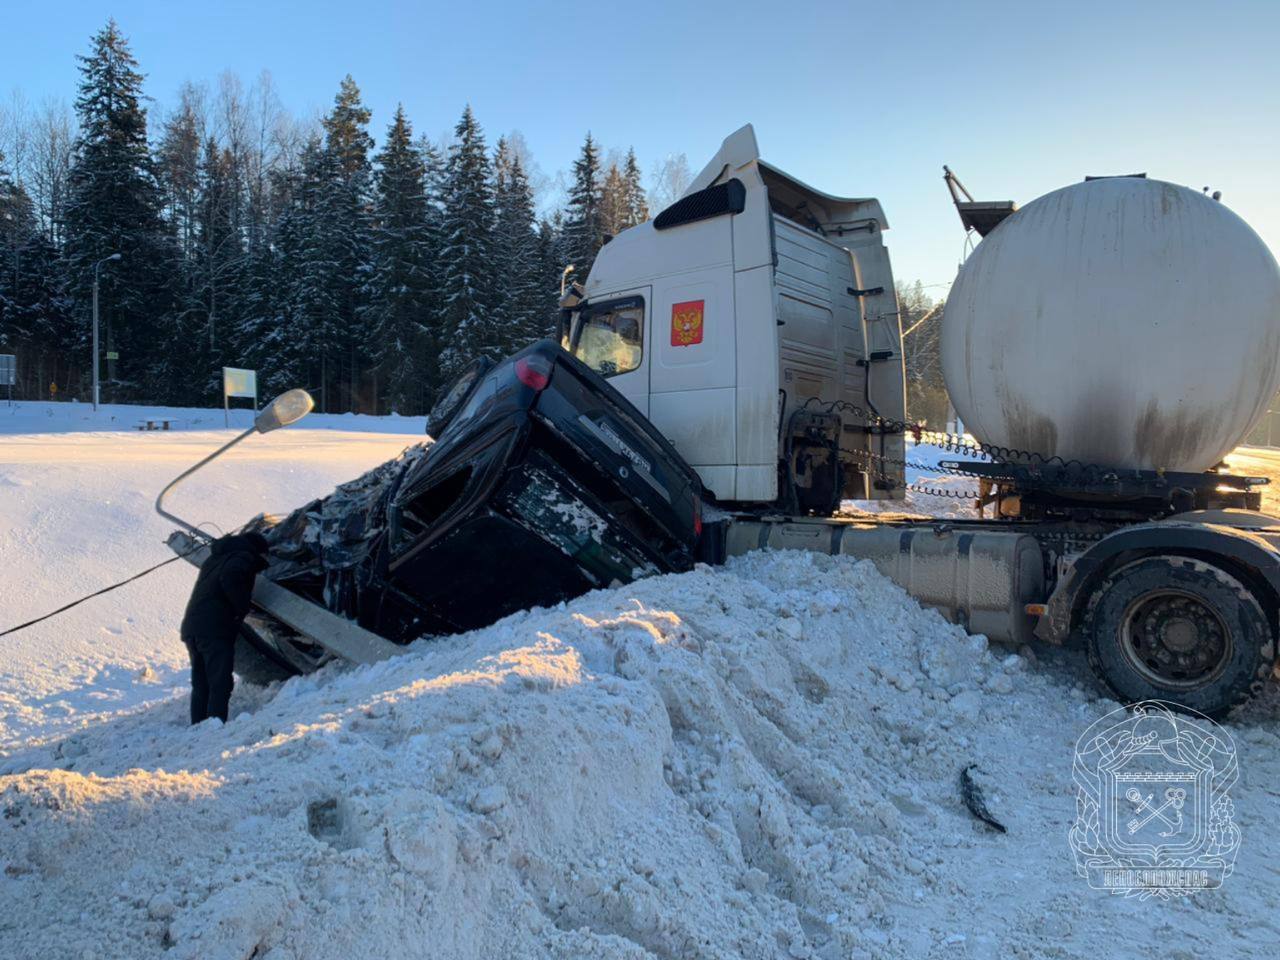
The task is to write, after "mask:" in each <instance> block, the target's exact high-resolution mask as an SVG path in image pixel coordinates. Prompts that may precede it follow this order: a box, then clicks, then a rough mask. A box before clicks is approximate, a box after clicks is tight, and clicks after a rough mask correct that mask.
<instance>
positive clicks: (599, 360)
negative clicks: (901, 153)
mask: <svg viewBox="0 0 1280 960" xmlns="http://www.w3.org/2000/svg"><path fill="white" fill-rule="evenodd" d="M948 182H949V183H950V185H951V187H952V190H953V197H955V199H956V200H957V206H958V209H959V212H960V214H961V218H962V220H963V221H964V223H965V225H966V226H967V227H970V228H972V229H974V230H976V231H977V232H978V233H979V234H981V235H983V236H984V239H983V240H982V241H981V242H980V243H979V244H978V246H977V248H976V250H975V252H974V253H973V255H972V256H970V257H969V259H968V260H967V261H966V263H965V264H964V266H963V267H962V269H961V273H960V276H959V277H958V278H957V281H956V284H955V286H954V287H953V289H952V293H951V297H950V298H949V300H948V303H947V307H946V313H945V317H944V320H943V323H944V329H943V336H942V363H943V369H944V374H945V376H946V379H947V384H948V389H949V392H950V394H951V396H952V398H953V400H954V402H955V405H956V408H957V410H958V412H959V413H960V414H961V415H962V416H963V418H964V421H965V423H966V424H967V425H969V427H970V428H971V429H972V430H973V432H974V434H975V435H976V437H977V438H978V439H977V440H974V439H972V438H966V437H951V436H939V435H937V434H931V433H929V432H928V431H926V430H925V429H924V428H922V427H920V426H918V425H915V424H912V423H910V422H909V419H908V417H907V408H906V395H905V389H904V367H903V350H902V334H901V328H900V324H899V316H898V307H897V303H896V297H895V293H894V283H893V274H892V270H891V268H890V265H889V256H888V253H887V251H886V249H885V246H884V243H883V239H882V238H883V232H884V230H885V229H886V227H887V222H886V220H885V215H884V212H883V211H882V209H881V207H880V204H879V203H878V202H877V201H876V200H874V199H870V198H861V199H842V198H839V197H834V196H830V195H828V194H825V193H822V192H820V191H817V190H815V189H813V188H812V187H808V186H806V185H805V184H803V183H801V182H800V181H798V180H796V179H795V178H794V177H790V176H788V175H786V174H785V173H783V172H781V171H780V170H778V169H777V168H775V167H772V166H770V165H769V164H767V163H765V162H764V161H762V160H761V159H760V156H759V150H758V148H757V144H756V139H755V135H754V133H753V132H752V130H751V128H750V127H744V128H742V129H741V130H739V131H737V132H736V133H734V134H733V135H731V136H730V137H729V138H728V139H726V140H725V141H724V144H723V146H722V147H721V148H720V150H719V152H718V153H717V154H716V156H715V157H714V158H713V159H712V161H711V162H710V163H709V164H708V165H707V166H706V167H705V168H704V169H703V170H702V172H701V173H700V174H699V175H698V176H697V178H696V179H695V180H694V181H693V183H692V184H691V186H690V187H689V189H688V191H687V192H686V194H685V195H684V196H683V197H682V198H681V199H679V200H678V201H677V202H675V203H674V204H673V205H672V206H670V207H669V208H668V209H666V210H664V211H662V212H661V213H660V214H658V216H657V217H655V218H654V219H653V220H652V221H651V222H649V223H645V224H642V225H640V226H637V227H633V228H632V229H630V230H627V231H625V232H624V233H622V234H620V235H619V236H617V237H614V238H612V239H611V240H610V241H609V242H608V243H606V244H605V246H604V247H603V248H602V249H601V250H600V252H599V254H598V256H597V257H596V260H595V263H594V264H593V265H592V266H591V269H590V273H589V274H588V276H587V278H586V282H585V284H582V285H577V284H574V285H572V287H571V289H569V290H568V291H566V292H565V296H564V297H563V301H562V306H563V308H564V309H563V313H562V317H563V320H562V328H561V331H560V333H561V336H560V343H559V344H557V343H555V342H553V341H550V340H545V341H540V342H539V343H536V344H533V345H531V346H530V347H528V348H526V349H525V350H523V351H521V352H520V353H517V354H515V355H514V356H512V357H510V358H508V359H507V360H505V361H503V362H502V363H500V364H497V365H487V366H486V365H485V364H483V363H479V364H477V366H476V367H475V368H473V369H472V370H470V371H468V372H467V373H466V374H465V375H464V376H462V377H461V378H460V379H459V380H458V382H457V383H456V384H455V385H454V386H453V387H452V388H450V389H449V390H447V391H446V392H445V393H444V394H443V396H442V398H441V400H440V402H439V404H438V405H437V409H436V410H435V411H433V413H432V416H431V418H430V421H429V423H428V431H429V432H430V433H431V434H432V436H434V437H435V442H434V443H433V444H430V445H424V446H421V447H418V448H414V449H412V450H411V451H409V452H407V453H406V454H405V455H404V456H402V457H401V458H399V459H398V460H396V461H392V462H391V463H388V464H385V465H383V466H382V467H379V468H378V469H377V470H375V471H372V472H370V473H369V474H367V475H366V476H365V477H362V478H360V479H358V480H356V481H353V482H352V483H350V484H345V485H343V486H342V487H339V488H338V490H337V491H335V492H334V494H332V495H330V496H329V497H327V498H325V500H323V501H317V502H315V503H312V504H309V505H307V506H306V507H303V508H300V509H299V510H297V511H295V512H294V513H293V514H292V515H291V516H290V517H288V518H285V519H284V520H283V521H280V522H278V523H272V522H269V521H267V520H266V519H265V518H259V519H258V520H256V521H254V522H253V524H252V526H253V527H254V528H255V529H258V530H260V531H261V532H263V533H265V534H267V536H268V539H269V540H270V541H271V543H272V553H271V556H272V563H271V566H270V567H269V569H268V570H267V571H266V574H265V575H264V576H261V577H259V583H258V587H257V589H256V590H255V594H254V606H255V610H254V613H253V614H251V616H250V618H249V621H248V624H247V625H246V628H245V633H244V635H243V636H242V641H243V643H242V645H241V649H240V651H239V652H238V654H237V669H238V670H240V671H241V672H242V673H245V675H247V676H250V677H251V678H254V679H264V680H265V679H271V678H273V677H276V676H283V675H287V674H289V673H296V672H306V671H308V670H312V669H315V667H316V666H318V665H319V664H321V663H323V662H324V661H325V660H326V659H327V658H330V657H332V656H340V657H345V658H348V659H353V660H373V659H377V658H379V657H382V656H385V655H387V654H388V653H389V652H393V651H394V650H395V649H397V645H398V644H404V643H407V642H410V641H411V640H413V639H415V638H416V637H419V636H422V635H426V634H443V633H452V632H457V631H460V630H466V629H471V628H473V627H477V626H482V625H484V624H485V623H489V622H492V621H493V620H495V619H497V618H499V617H501V616H504V615H506V614H507V613H510V612H513V611H514V610H516V609H520V608H522V607H527V606H530V605H534V604H546V603H554V602H556V601H558V600H562V599H565V598H567V597H571V596H574V595H576V594H579V593H582V592H583V591H585V590H588V589H591V588H593V587H599V586H607V585H609V584H610V583H615V582H626V581H627V580H629V579H633V578H635V577H638V576H644V575H647V574H653V573H660V572H666V571H679V570H686V569H689V567H690V566H691V565H692V564H693V563H694V562H695V561H696V560H703V561H706V562H710V563H717V562H722V561H724V560H725V559H726V558H727V557H730V556H733V555H736V554H741V553H745V552H747V551H750V550H754V549H758V548H778V549H791V548H794V549H805V550H813V551H819V552H823V553H832V554H845V555H851V556H855V557H859V558H865V559H869V560H871V561H872V562H874V563H875V564H876V566H877V567H878V568H879V569H880V570H881V571H882V572H883V573H884V574H885V575H886V576H888V577H890V578H891V579H893V580H894V581H896V582H897V583H899V584H900V585H902V586H903V587H904V588H905V589H906V590H907V591H908V592H909V593H910V594H911V595H912V596H914V597H915V598H917V599H918V600H919V601H920V602H921V603H923V604H926V605H929V606H933V607H935V608H937V609H938V610H939V611H941V613H942V614H943V615H944V616H946V617H947V618H949V619H951V620H952V621H954V622H956V623H960V624H962V625H964V626H965V627H966V628H967V629H969V630H970V631H973V632H975V633H983V634H985V635H987V636H988V637H989V638H990V639H991V640H993V641H997V642H1002V643H1010V644H1023V643H1027V642H1030V641H1032V640H1033V639H1036V638H1038V639H1040V640H1043V641H1047V642H1050V643H1067V642H1078V643H1081V644H1083V645H1084V646H1085V647H1086V648H1087V650H1088V653H1089V659H1090V662H1091V663H1092V665H1093V667H1094V669H1095V671H1096V673H1097V674H1098V676H1099V677H1100V679H1101V680H1102V682H1103V683H1105V684H1106V685H1107V686H1108V687H1109V688H1110V689H1111V690H1112V691H1113V693H1114V694H1115V695H1116V696H1117V697H1118V698H1119V699H1121V700H1124V701H1130V702H1131V701H1139V700H1145V699H1160V700H1166V701H1171V702H1174V703H1178V704H1182V705H1184V706H1186V707H1190V708H1192V709H1195V710H1199V711H1201V712H1203V713H1207V714H1221V713H1224V712H1226V711H1227V710H1229V709H1231V707H1233V706H1234V705H1236V704H1238V703H1240V702H1242V701H1243V700H1244V699H1246V698H1248V697H1249V696H1250V695H1252V694H1253V693H1254V692H1256V691H1257V690H1258V689H1259V688H1260V687H1261V686H1262V684H1263V683H1264V682H1265V681H1266V679H1267V678H1268V677H1269V676H1270V675H1271V674H1272V672H1273V670H1274V669H1275V667H1276V636H1277V631H1278V629H1280V521H1277V520H1276V519H1274V518H1271V517H1268V516H1265V515H1263V514H1261V513H1259V512H1258V511H1257V507H1258V505H1259V499H1260V498H1259V494H1258V492H1257V491H1256V490H1255V489H1254V488H1255V487H1257V486H1258V485H1260V484H1261V483H1263V482H1265V481H1264V480H1262V479H1259V478H1248V477H1233V476H1230V475H1228V474H1227V473H1226V472H1225V469H1224V468H1223V467H1222V466H1221V465H1220V464H1218V463H1217V461H1218V459H1219V458H1221V457H1222V456H1223V454H1224V453H1226V452H1227V451H1229V450H1231V449H1233V448H1235V447H1236V446H1237V445H1238V444H1239V442H1240V441H1241V439H1242V438H1243V437H1244V435H1245V434H1246V433H1247V431H1248V430H1249V429H1250V427H1251V426H1252V424H1253V422H1254V421H1256V419H1257V417H1258V416H1259V415H1260V414H1261V413H1262V412H1263V410H1264V409H1265V406H1266V401H1267V399H1268V398H1269V397H1270V396H1271V395H1272V394H1273V393H1274V392H1275V390H1276V388H1277V386H1278V385H1280V268H1277V266H1276V263H1275V260H1274V258H1273V257H1272V256H1271V254H1270V252H1269V251H1268V250H1267V249H1266V247H1265V245H1263V244H1262V242H1261V241H1260V240H1259V239H1258V238H1257V236H1256V235H1255V234H1254V233H1253V232H1252V231H1251V230H1250V229H1249V228H1248V226H1247V225H1246V224H1244V222H1243V221H1242V220H1240V219H1239V218H1238V217H1236V216H1235V214H1233V213H1231V212H1230V211H1229V210H1228V209H1227V208H1226V207H1225V206H1224V205H1222V204H1220V203H1218V202H1217V199H1216V197H1215V198H1210V197H1208V196H1204V195H1202V194H1200V193H1198V192H1195V191H1191V190H1187V189H1186V188H1183V187H1176V186H1174V185H1172V184H1164V183H1159V182H1157V181H1153V180H1147V179H1145V178H1144V177H1139V176H1134V177H1121V178H1104V179H1097V180H1090V181H1086V182H1085V183H1082V184H1076V185H1074V186H1071V187H1067V188H1064V189H1063V190H1059V191H1056V192H1054V193H1051V194H1049V195H1047V196H1046V197H1043V198H1041V199H1039V200H1036V201H1034V202H1032V203H1031V204H1029V205H1027V206H1026V207H1024V208H1023V209H1022V210H1018V209H1017V207H1016V206H1015V205H1014V204H1012V203H1009V202H1002V203H979V202H975V201H973V200H972V198H970V197H968V195H967V194H964V193H963V188H961V187H960V186H959V184H958V181H955V180H954V178H953V177H951V176H950V174H949V172H948ZM627 401H630V402H629V403H628V402H627ZM909 440H911V441H913V442H919V441H921V440H924V441H934V442H939V443H941V444H943V445H945V446H947V447H948V448H949V449H950V450H952V451H953V452H959V453H964V454H968V456H966V457H965V458H964V459H963V460H956V461H950V462H948V461H943V463H942V467H943V469H945V470H947V471H949V472H951V473H955V474H960V475H963V476H966V477H969V478H971V479H972V480H974V481H976V483H977V484H978V486H979V489H980V491H981V501H980V503H981V505H982V506H984V507H986V508H989V509H990V515H989V516H983V515H981V514H979V513H977V512H976V511H975V515H974V517H973V518H972V519H951V518H948V519H937V518H932V517H927V516H912V515H908V514H897V515H892V514H877V515H870V514H861V515H858V516H839V515H836V512H837V509H838V507H839V504H840V502H841V501H842V500H846V499H854V500H866V499H879V500H893V499H900V498H901V497H902V496H903V493H904V490H905V488H906V468H907V466H908V462H909V457H910V455H911V451H912V450H913V449H914V446H913V445H912V444H909V443H908V441H909ZM166 516H170V515H169V514H166ZM188 529H189V530H191V535H188V534H175V535H174V537H173V538H172V539H171V545H172V546H173V547H174V549H175V550H178V551H179V552H180V553H182V554H184V555H186V556H188V557H189V558H190V559H192V561H193V562H199V560H200V558H201V557H202V555H203V554H202V552H201V550H200V549H199V548H200V545H199V544H198V543H196V542H194V540H195V539H196V538H199V537H200V536H201V535H200V534H199V532H198V531H195V530H194V529H193V528H190V527H188ZM513 571H519V575H518V576H513Z"/></svg>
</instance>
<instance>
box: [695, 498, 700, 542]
mask: <svg viewBox="0 0 1280 960" xmlns="http://www.w3.org/2000/svg"><path fill="white" fill-rule="evenodd" d="M693 535H694V536H695V537H700V536H702V498H701V497H694V498H693Z"/></svg>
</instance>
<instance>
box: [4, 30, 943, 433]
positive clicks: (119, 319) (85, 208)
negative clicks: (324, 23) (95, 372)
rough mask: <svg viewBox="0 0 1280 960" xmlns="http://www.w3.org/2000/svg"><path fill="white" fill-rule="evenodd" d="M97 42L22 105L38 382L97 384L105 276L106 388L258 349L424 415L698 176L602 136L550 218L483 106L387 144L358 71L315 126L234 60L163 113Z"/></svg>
mask: <svg viewBox="0 0 1280 960" xmlns="http://www.w3.org/2000/svg"><path fill="white" fill-rule="evenodd" d="M77 59H78V62H79V71H80V82H79V87H78V91H77V96H76V98H75V101H74V107H73V110H71V111H69V110H67V108H66V107H60V106H59V105H57V104H56V103H54V104H49V105H46V107H45V108H44V109H43V110H41V111H29V110H10V111H9V115H8V116H7V117H3V116H0V121H2V122H0V353H14V354H16V355H17V358H18V364H17V367H18V376H19V384H18V388H17V393H16V395H17V396H18V397H26V398H40V397H48V396H50V394H51V389H50V388H51V386H54V385H56V388H57V396H58V398H59V399H70V398H78V399H81V400H87V399H89V398H90V390H89V383H90V380H91V366H90V364H91V357H90V354H91V349H90V338H91V320H90V318H91V315H92V295H93V278H94V275H95V271H97V272H98V274H99V275H100V294H101V296H100V304H101V313H100V326H101V347H100V376H101V377H102V399H103V400H104V401H108V402H134V403H150V404H172V405H180V406H185V405H191V406H208V405H212V404H217V403H219V402H220V400H221V380H220V370H221V368H222V367H223V366H234V367H250V368H253V369H256V370H257V371H258V374H259V392H260V395H261V396H263V397H268V396H271V395H273V394H274V393H275V392H277V391H280V390H283V389H287V388H290V387H294V386H299V385H302V386H306V387H307V388H308V389H310V390H311V391H312V393H313V394H314V395H315V397H316V400H317V403H318V406H319V408H320V409H322V410H325V411H330V412H344V411H356V412H365V413H387V412H391V411H396V412H400V413H405V414H416V413H421V412H423V411H424V410H425V409H426V408H427V407H428V406H429V405H430V403H431V401H432V400H433V399H434V397H435V396H436V395H437V393H438V392H439V390H440V389H441V387H442V386H444V385H446V384H448V383H449V382H450V381H451V380H452V378H453V377H454V376H455V375H456V374H457V372H458V371H460V370H461V369H462V368H463V367H465V366H466V365H467V364H469V363H471V362H472V361H473V360H474V359H475V358H477V357H480V356H487V357H490V358H497V357H500V356H504V355H506V354H508V353H510V352H511V351H512V350H514V349H517V348H519V347H520V346H523V345H524V344H526V343H528V342H530V341H532V340H534V339H536V338H538V337H542V336H546V335H548V334H549V333H551V332H552V331H553V329H554V327H555V324H556V320H557V316H556V304H557V298H558V294H559V289H560V278H561V271H562V270H563V268H564V267H565V266H566V265H568V264H574V265H575V266H576V267H577V271H578V273H577V276H578V277H579V278H582V277H584V276H585V274H586V271H587V270H588V269H589V267H590V265H591V262H592V261H593V259H594V258H595V254H596V252H597V251H598V250H599V248H600V246H601V245H602V244H603V243H604V242H605V239H606V238H607V237H609V236H612V235H615V234H617V233H619V232H620V231H622V230H625V229H626V228H628V227H630V226H633V225H635V224H638V223H642V222H644V221H645V220H647V219H648V218H649V217H650V215H651V213H657V212H659V211H660V210H661V208H662V207H663V206H665V205H666V204H667V203H670V202H672V201H674V200H675V199H676V198H677V197H678V196H679V195H680V194H681V192H682V191H683V190H684V188H685V186H686V185H687V183H688V181H689V168H688V163H687V161H686V160H685V158H684V155H683V154H673V155H672V156H670V157H668V158H667V160H666V161H665V162H664V163H662V164H660V165H659V166H658V168H657V169H655V170H654V171H652V173H651V177H650V180H649V183H650V189H649V190H648V191H646V189H645V187H644V186H643V180H642V176H641V170H640V166H639V164H638V163H637V160H636V156H635V152H634V151H633V150H628V151H627V152H625V153H622V152H620V151H610V152H608V153H606V152H605V151H604V150H602V148H601V147H600V145H599V144H597V143H596V142H595V141H594V140H593V139H592V137H591V135H590V134H589V133H588V134H587V136H586V138H585V140H584V142H583V144H582V147H581V150H580V151H579V153H578V156H577V159H576V160H575V162H574V163H573V166H572V169H571V170H570V171H568V173H567V176H565V177H564V178H563V183H562V191H561V192H562V194H563V199H562V202H560V203H559V204H557V205H555V208H554V209H552V210H551V211H550V212H544V213H542V214H539V212H538V206H539V205H538V204H537V203H536V198H535V193H536V191H535V185H534V184H531V179H542V178H541V176H540V174H539V172H538V171H537V169H536V166H535V165H534V164H533V161H532V158H531V157H530V156H529V152H528V149H527V147H526V146H525V143H524V139H523V137H522V136H521V135H520V134H518V133H515V134H511V135H509V136H506V137H502V138H499V139H498V140H497V141H496V142H495V143H494V144H493V145H492V146H490V144H489V143H488V142H487V141H486V138H485V134H484V131H483V130H482V128H481V126H480V124H479V122H478V121H477V119H476V117H475V115H474V114H473V113H472V110H471V108H470V107H467V108H466V109H464V110H463V111H462V115H461V117H460V118H459V119H458V122H457V124H456V126H455V127H454V128H453V130H452V134H451V135H448V136H445V137H441V138H439V140H437V141H433V140H432V139H431V138H428V137H426V136H423V135H420V134H416V133H415V131H414V129H413V126H412V124H411V122H410V119H409V117H407V116H406V115H405V113H404V111H403V109H397V110H396V112H395V115H394V116H393V117H392V118H391V121H390V123H388V124H387V125H386V127H385V129H384V130H383V131H382V133H381V139H380V140H379V141H378V142H377V143H375V139H374V136H373V134H372V133H371V121H372V115H371V111H370V110H369V108H368V107H367V106H366V105H365V104H364V103H363V101H362V99H361V93H360V89H359V87H358V86H357V84H356V82H355V80H353V79H352V78H351V77H350V76H348V77H346V78H345V79H344V80H343V81H342V82H341V84H340V86H339V88H338V90H337V93H336V94H335V96H334V98H333V104H332V107H331V108H330V109H329V110H328V112H327V113H325V114H324V115H323V116H322V117H320V118H319V119H318V121H304V120H299V119H297V118H295V117H294V116H292V115H290V114H289V113H288V112H287V111H286V110H285V109H284V108H283V106H282V105H281V104H280V101H279V99H278V98H277V96H276V94H275V92H274V90H273V88H272V85H271V81H270V77H269V75H267V74H264V75H263V76H262V77H261V78H259V79H258V80H257V81H256V82H255V83H254V84H252V85H251V86H249V87H247V88H246V87H245V86H244V85H243V84H242V83H241V82H240V81H239V80H238V78H236V77H235V76H233V75H226V76H224V77H223V78H222V79H221V82H220V84H219V85H218V87H217V89H216V91H215V92H214V93H212V94H211V93H209V92H208V91H206V90H205V89H204V88H202V87H199V86H196V85H193V84H187V85H185V86H184V87H183V88H182V89H181V90H180V91H179V94H178V97H177V103H176V104H175V105H174V106H173V107H172V108H171V109H169V110H167V111H165V112H164V114H163V115H162V116H160V117H159V119H157V118H156V116H155V114H156V111H154V110H149V109H148V107H147V104H148V102H149V101H148V98H147V96H146V94H145V93H144V90H143V80H144V76H143V73H142V72H141V68H140V66H139V64H138V63H137V61H136V60H135V58H134V57H133V55H132V53H131V52H130V49H129V44H128V42H127V40H126V38H125V37H124V35H123V34H122V32H121V30H120V29H119V27H118V26H117V25H116V24H115V22H114V21H108V23H107V24H106V26H105V27H103V29H102V30H100V31H99V32H98V33H97V34H95V35H94V36H93V37H92V38H91V40H90V44H89V48H88V50H87V52H86V53H85V54H83V55H81V56H79V57H78V58H77ZM5 148H7V155H6V153H5V152H4V151H5ZM116 253H118V254H120V259H119V260H106V261H105V262H104V258H107V257H109V256H111V255H112V254H116ZM899 298H900V307H901V320H902V325H903V329H904V330H906V329H908V328H910V326H911V325H912V324H913V323H914V321H915V319H916V318H919V317H921V316H923V315H925V314H927V313H928V312H929V310H930V308H931V307H932V306H933V302H932V300H930V299H929V298H928V297H927V296H925V294H924V292H923V288H921V286H920V285H919V284H915V285H900V286H899ZM935 313H938V314H939V315H940V312H938V311H935ZM936 320H937V317H936V316H934V317H932V318H931V319H930V321H929V322H928V323H927V325H926V326H924V327H922V328H921V329H919V330H918V331H913V333H912V334H911V336H909V337H908V340H907V344H906V345H907V365H908V380H909V393H910V395H911V398H912V400H913V403H912V407H913V408H915V410H916V412H917V415H918V416H922V417H928V418H929V419H933V420H936V419H939V418H940V417H941V416H943V415H944V414H945V406H946V400H945V394H944V393H943V392H942V388H941V377H940V374H939V371H938V364H937V322H936Z"/></svg>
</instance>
